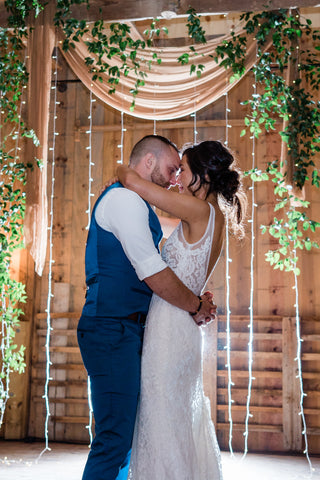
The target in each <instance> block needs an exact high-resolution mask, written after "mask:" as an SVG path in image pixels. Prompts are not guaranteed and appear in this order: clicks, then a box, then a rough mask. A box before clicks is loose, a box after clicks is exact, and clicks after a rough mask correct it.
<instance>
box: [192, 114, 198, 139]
mask: <svg viewBox="0 0 320 480" xmlns="http://www.w3.org/2000/svg"><path fill="white" fill-rule="evenodd" d="M191 116H192V117H193V143H194V144H196V143H197V138H198V131H197V112H196V111H195V112H194V113H193V114H192V115H191Z"/></svg>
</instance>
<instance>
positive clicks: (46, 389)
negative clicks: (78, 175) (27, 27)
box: [38, 47, 60, 459]
mask: <svg viewBox="0 0 320 480" xmlns="http://www.w3.org/2000/svg"><path fill="white" fill-rule="evenodd" d="M52 58H53V59H54V60H55V70H54V85H53V86H52V87H51V89H52V90H53V98H54V101H53V138H52V147H50V148H49V150H50V151H51V153H52V162H51V195H50V202H49V227H48V230H49V272H48V296H47V308H46V313H47V335H46V344H45V351H46V381H45V387H44V395H43V398H44V399H45V404H46V420H45V426H44V434H45V448H44V450H43V451H42V452H41V453H40V455H39V457H38V459H39V458H40V457H41V456H42V454H43V453H44V452H46V451H47V450H48V451H50V450H51V448H49V430H48V425H49V419H50V415H51V414H50V403H49V383H50V380H52V378H51V377H50V366H51V365H52V362H51V359H50V335H51V331H52V330H53V328H52V326H51V318H50V313H51V300H52V298H53V297H54V295H53V293H52V265H53V263H54V260H53V256H52V253H53V239H52V237H53V203H54V186H55V178H54V175H55V146H56V136H57V135H58V133H57V132H56V119H57V105H58V104H59V103H60V102H57V77H58V48H57V47H56V48H55V53H54V55H53V57H52Z"/></svg>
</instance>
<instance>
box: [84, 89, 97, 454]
mask: <svg viewBox="0 0 320 480" xmlns="http://www.w3.org/2000/svg"><path fill="white" fill-rule="evenodd" d="M92 86H93V84H91V87H92ZM95 101H96V99H95V98H93V95H92V90H91V89H90V94H89V115H88V120H89V130H87V131H86V133H87V134H88V138H89V145H88V146H87V147H86V149H87V150H88V174H89V178H88V208H87V210H86V213H87V215H88V224H87V226H86V230H89V227H90V222H91V198H92V197H94V193H92V182H93V177H92V167H93V166H94V162H93V161H92V121H93V104H94V102H95ZM87 393H88V407H89V423H88V425H86V428H87V430H88V433H89V439H90V444H89V447H90V446H91V444H92V441H93V433H92V423H93V407H92V397H91V382H90V377H89V375H88V378H87Z"/></svg>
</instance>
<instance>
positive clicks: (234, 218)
mask: <svg viewBox="0 0 320 480" xmlns="http://www.w3.org/2000/svg"><path fill="white" fill-rule="evenodd" d="M182 155H186V157H187V161H188V165H189V167H190V170H191V173H192V181H191V183H190V184H189V187H192V186H194V185H196V188H195V190H193V194H195V193H196V192H197V191H198V190H199V189H200V188H201V187H202V186H204V187H206V188H207V195H206V198H208V196H209V195H210V194H212V193H213V194H216V195H217V200H218V202H219V206H220V208H221V210H222V211H223V212H224V214H225V215H226V214H227V215H228V218H229V225H230V226H231V229H232V230H233V232H234V233H235V234H236V235H237V236H239V237H243V235H244V227H243V221H244V218H245V214H246V207H247V197H246V194H245V193H244V190H243V186H242V175H241V171H240V170H239V169H238V168H236V166H235V159H234V157H233V155H232V154H231V152H230V151H229V150H228V149H227V148H226V147H225V146H224V145H222V143H221V142H219V141H214V140H207V141H204V142H201V143H198V144H196V145H193V146H188V147H187V148H185V149H184V150H183V152H182Z"/></svg>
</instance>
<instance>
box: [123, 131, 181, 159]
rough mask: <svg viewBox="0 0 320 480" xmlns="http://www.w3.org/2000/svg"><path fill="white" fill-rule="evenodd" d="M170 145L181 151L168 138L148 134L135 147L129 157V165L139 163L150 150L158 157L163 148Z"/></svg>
mask: <svg viewBox="0 0 320 480" xmlns="http://www.w3.org/2000/svg"><path fill="white" fill-rule="evenodd" d="M168 147H172V148H174V149H175V150H176V152H177V153H179V150H178V148H177V146H176V145H175V144H174V143H173V142H171V140H169V139H168V138H166V137H162V136H161V135H146V136H145V137H143V138H142V139H141V140H139V142H137V143H136V144H135V146H134V147H133V149H132V152H131V155H130V158H129V165H131V166H132V165H133V166H135V165H137V164H138V163H139V162H140V160H141V159H142V157H143V156H144V155H146V154H147V153H150V152H151V153H153V154H154V155H155V157H156V158H157V159H158V158H159V156H160V155H161V153H163V150H164V149H166V148H168Z"/></svg>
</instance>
